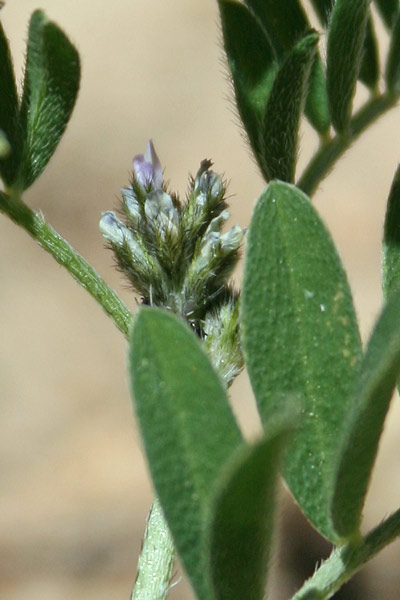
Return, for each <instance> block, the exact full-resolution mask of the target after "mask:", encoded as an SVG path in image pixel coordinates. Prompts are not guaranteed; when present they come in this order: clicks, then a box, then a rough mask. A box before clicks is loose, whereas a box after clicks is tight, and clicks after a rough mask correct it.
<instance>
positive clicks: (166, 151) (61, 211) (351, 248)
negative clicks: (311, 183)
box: [0, 0, 400, 600]
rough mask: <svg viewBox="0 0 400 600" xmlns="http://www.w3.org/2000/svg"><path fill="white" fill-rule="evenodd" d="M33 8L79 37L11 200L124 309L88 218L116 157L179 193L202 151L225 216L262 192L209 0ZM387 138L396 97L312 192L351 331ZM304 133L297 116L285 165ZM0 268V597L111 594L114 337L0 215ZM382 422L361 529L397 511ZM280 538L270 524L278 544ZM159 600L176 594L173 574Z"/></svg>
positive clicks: (126, 514)
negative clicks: (20, 196)
mask: <svg viewBox="0 0 400 600" xmlns="http://www.w3.org/2000/svg"><path fill="white" fill-rule="evenodd" d="M40 6H41V7H42V8H43V9H44V10H45V11H46V13H47V14H48V16H49V17H50V18H52V19H53V20H55V21H56V22H58V23H59V24H61V25H62V27H63V28H64V29H65V31H66V32H68V34H69V36H70V37H71V39H72V40H73V41H74V42H75V44H76V45H77V47H78V48H79V51H80V54H81V57H82V70H83V79H82V86H81V91H80V96H79V100H78V104H77V107H76V110H75V112H74V115H73V118H72V121H71V124H70V127H69V129H68V131H67V133H66V135H65V136H64V139H63V141H62V143H61V144H60V147H59V149H58V151H57V153H56V155H55V156H54V158H53V160H52V162H51V164H50V166H49V167H48V169H47V170H46V172H45V173H44V174H43V175H42V176H41V177H40V179H39V180H38V181H37V182H36V183H35V185H34V186H33V187H32V189H31V190H29V192H28V193H27V194H26V200H27V202H28V203H29V204H30V205H31V206H32V207H34V208H35V209H37V210H41V211H42V212H43V213H44V215H45V216H46V218H47V219H48V220H49V221H50V222H51V223H52V224H53V225H54V226H55V227H56V228H57V229H58V230H59V231H60V232H61V233H62V234H63V235H64V236H66V237H67V238H68V240H69V241H70V242H71V243H72V244H73V245H74V246H75V247H76V248H77V249H78V250H79V251H80V252H81V253H82V254H83V255H84V256H85V257H86V258H87V259H88V260H89V261H90V262H91V263H92V264H93V265H94V266H95V267H96V268H97V269H98V270H99V272H100V273H101V274H102V276H104V278H105V279H106V280H107V281H108V282H109V283H110V284H112V285H113V286H114V287H115V288H116V289H118V291H119V292H120V293H121V295H122V296H123V298H124V299H125V301H126V302H127V303H128V304H129V306H130V307H131V308H132V309H134V308H135V299H134V297H133V295H132V294H131V292H129V290H127V289H126V287H125V285H124V283H123V282H122V281H121V278H120V276H119V275H118V274H117V273H116V272H115V271H114V269H113V268H112V257H111V254H110V252H109V251H107V250H105V249H104V245H103V242H102V239H101V236H100V234H99V233H98V219H99V215H100V212H101V211H103V210H106V209H108V208H112V207H114V205H115V202H116V197H117V195H118V192H119V187H120V186H121V185H123V184H126V183H127V181H128V175H129V170H130V164H131V159H132V156H133V155H134V154H136V153H138V152H142V151H143V150H144V147H145V143H146V140H147V139H148V138H149V137H153V139H154V141H155V144H156V147H157V150H158V153H159V156H160V158H161V160H162V162H163V164H164V165H165V173H166V177H167V178H168V179H169V180H170V181H171V184H172V186H173V188H175V189H178V190H180V191H181V192H182V193H183V192H184V191H185V188H186V181H187V174H188V172H192V173H194V172H195V171H196V169H197V167H198V164H199V162H200V160H201V159H202V158H204V157H211V158H212V159H213V160H214V162H215V168H216V169H217V170H218V171H220V172H223V173H225V174H226V176H227V177H228V178H229V179H230V182H231V183H230V192H231V194H232V199H231V214H232V222H238V223H240V224H241V225H243V226H244V225H246V224H247V223H248V221H249V216H250V213H251V210H252V207H253V205H254V202H255V199H256V197H257V195H258V194H259V193H260V191H261V190H262V188H263V182H262V180H261V178H260V176H259V175H258V173H257V171H256V168H255V167H254V165H253V163H252V161H251V159H250V158H249V154H248V152H247V149H246V146H245V144H244V143H243V141H242V139H241V135H240V131H239V128H238V127H237V125H236V122H235V121H236V119H235V117H234V113H233V110H232V106H231V103H230V101H229V87H228V85H227V81H226V77H225V75H224V68H223V66H222V63H221V58H222V52H221V48H220V45H219V42H218V40H219V37H220V36H219V30H218V26H217V11H216V3H215V2H214V1H213V0H202V1H200V0H197V1H194V0H192V1H188V0H170V1H167V0H152V1H151V2H149V1H148V0H116V1H115V2H105V1H104V0H97V2H95V3H94V2H82V1H81V0H70V1H69V2H68V3H66V2H62V1H61V0H42V1H41V3H40ZM37 7H38V5H37V3H36V1H33V0H9V1H8V2H7V5H6V7H5V8H4V10H3V11H2V13H1V14H2V20H3V24H4V27H5V29H6V32H7V34H8V36H9V37H10V40H11V46H12V51H13V55H14V57H15V65H16V70H17V73H21V71H22V62H23V55H24V40H25V38H26V31H27V22H28V19H29V15H30V13H31V12H32V11H33V9H35V8H37ZM382 39H383V48H384V47H385V40H384V36H383V38H382ZM399 132H400V109H397V110H395V111H393V112H392V114H390V115H388V116H386V117H385V118H383V119H382V120H381V121H380V122H379V123H378V124H377V125H375V126H374V127H373V128H372V129H371V130H370V131H369V132H368V133H367V134H366V135H365V136H364V138H363V139H362V140H360V141H359V142H357V144H356V145H355V146H354V148H353V149H352V150H350V151H349V152H348V154H347V156H346V159H345V160H344V161H342V162H341V163H340V165H339V166H337V168H336V169H335V171H334V173H333V174H332V175H331V176H330V177H329V179H328V180H327V181H326V182H324V183H323V185H322V186H321V189H320V190H319V192H318V194H317V199H316V204H317V206H318V208H319V209H320V211H321V213H322V215H323V217H324V219H325V220H326V223H327V224H328V227H329V228H330V230H331V231H332V234H333V236H334V239H335V241H336V242H337V244H338V247H339V249H340V252H341V254H342V256H343V260H344V263H345V265H346V268H347V269H348V273H349V278H350V282H351V286H352V289H353V292H354V297H355V303H356V306H357V311H358V314H359V317H360V322H361V328H362V332H363V336H364V337H365V336H366V335H367V334H368V332H369V330H370V328H371V326H372V324H373V321H374V319H375V317H376V314H377V312H378V310H379V306H380V303H381V292H380V240H381V235H382V222H383V217H384V211H385V202H386V197H387V192H388V189H389V186H390V182H391V178H392V175H393V173H394V170H395V167H396V165H397V161H398V159H399V156H400V136H399ZM314 143H315V139H314V136H313V134H312V133H311V132H310V131H309V129H308V128H307V127H305V128H304V132H303V138H302V153H301V160H300V169H301V165H302V164H304V163H305V160H306V158H307V157H309V156H310V154H311V152H312V148H313V144H314ZM0 273H1V280H2V282H3V283H2V285H1V287H0V330H1V336H0V397H1V404H0V407H1V408H0V411H1V419H0V477H1V493H0V597H1V598H2V600H17V599H18V600H28V598H29V600H36V599H40V600H47V599H49V600H50V599H51V600H64V599H67V598H68V599H71V598H77V599H80V598H82V599H83V598H84V599H85V600H94V599H96V600H103V599H104V600H117V599H120V598H128V596H129V593H130V589H131V585H132V581H133V579H134V577H135V568H136V567H135V565H136V560H137V555H138V551H139V547H140V540H141V535H142V532H143V526H144V521H145V517H146V513H147V509H148V506H149V504H150V502H151V497H152V491H151V484H150V482H149V478H148V475H147V468H146V465H145V463H144V460H143V457H142V453H141V448H140V441H139V437H138V433H137V431H136V428H135V424H134V420H133V418H132V411H131V403H130V399H129V393H128V389H127V384H126V373H125V361H126V344H125V341H124V340H123V338H122V336H121V335H120V334H119V332H118V331H117V330H116V329H115V328H114V326H113V324H112V323H111V322H110V321H109V320H108V319H107V318H106V317H105V315H103V314H102V312H101V310H99V309H98V307H97V306H95V304H94V302H93V301H92V300H91V298H89V297H88V296H87V295H86V294H85V292H84V291H83V290H81V289H80V288H79V287H78V286H77V285H76V284H75V283H74V282H73V281H72V280H71V278H70V277H69V276H68V274H66V273H65V272H64V271H63V270H62V269H61V268H60V267H58V266H57V265H56V264H55V263H54V262H53V261H52V259H51V258H49V257H48V256H47V255H46V254H45V253H44V252H43V251H42V250H41V249H40V248H38V247H37V246H35V244H34V243H33V242H32V241H31V240H30V239H29V238H28V237H27V236H26V234H25V233H24V232H22V231H20V230H18V229H17V228H16V227H15V226H14V225H13V224H12V223H10V222H8V221H7V220H6V219H5V218H3V217H2V218H1V219H0ZM237 279H238V280H239V279H240V273H238V275H237ZM233 395H234V406H235V410H236V411H237V413H238V415H239V416H240V418H241V420H242V423H243V426H244V428H245V430H246V431H247V432H248V433H249V435H254V434H255V433H256V432H257V431H258V422H257V418H256V416H255V411H254V407H253V405H252V400H251V394H250V392H249V387H248V383H247V381H246V378H245V376H242V377H241V378H240V379H239V381H238V382H237V383H236V384H235V386H234V389H233ZM399 417H400V409H399V405H398V400H397V399H396V401H395V402H394V404H393V409H392V411H391V414H390V415H389V419H388V423H387V427H386V432H385V438H384V441H383V444H382V447H381V451H380V455H379V460H378V465H377V469H376V472H375V476H374V480H373V485H372V489H371V492H370V495H369V498H368V505H367V509H366V516H365V528H366V529H367V528H368V527H370V526H372V525H374V524H375V523H377V522H378V521H379V520H381V519H382V518H383V517H384V516H385V515H386V514H388V513H389V512H390V511H391V510H393V509H395V508H397V507H398V505H399V500H400V478H399V477H398V458H397V457H398V448H399V441H398V438H399V436H398V433H399V425H398V423H399ZM287 512H288V513H290V514H292V512H293V507H291V505H289V504H288V507H287ZM292 535H294V534H286V537H285V544H287V547H285V546H284V545H283V546H282V551H281V552H282V555H283V556H284V555H285V554H286V553H287V552H289V550H288V549H289V548H291V547H293V539H294V538H292ZM296 535H297V534H296ZM294 537H295V536H294ZM399 560H400V546H399V544H398V543H397V545H396V544H395V545H393V546H392V547H391V549H390V550H387V551H386V552H385V553H383V554H382V556H381V557H380V558H379V559H378V560H376V561H374V562H373V563H372V564H371V566H370V568H369V570H368V571H367V572H366V575H365V578H366V581H367V584H368V592H367V591H366V592H365V593H363V600H366V599H373V598H379V599H380V600H394V599H395V598H398V597H399V591H398V590H399V589H400V575H399V570H398V568H396V565H398V564H399ZM284 572H285V571H284ZM294 585H295V584H294V583H292V582H291V580H290V576H289V575H286V576H285V577H284V579H283V580H282V579H281V580H277V581H275V584H274V593H273V595H272V597H273V598H274V599H275V598H276V599H280V598H281V597H282V598H284V597H287V596H288V595H289V594H290V593H291V592H293V587H291V586H294ZM277 588H279V589H280V591H277ZM173 594H174V597H175V598H183V597H186V598H188V597H190V591H189V589H188V587H186V584H185V583H184V582H183V583H180V584H179V585H178V586H176V588H175V589H174V591H173Z"/></svg>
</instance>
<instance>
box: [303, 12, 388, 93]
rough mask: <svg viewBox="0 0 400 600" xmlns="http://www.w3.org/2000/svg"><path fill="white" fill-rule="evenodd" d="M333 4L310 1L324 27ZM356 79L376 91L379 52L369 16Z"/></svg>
mask: <svg viewBox="0 0 400 600" xmlns="http://www.w3.org/2000/svg"><path fill="white" fill-rule="evenodd" d="M334 3H335V0H313V1H312V5H313V7H314V10H315V12H316V13H317V15H318V18H319V20H320V21H321V23H322V25H323V26H324V27H328V24H329V17H330V14H331V12H332V8H333V5H334ZM358 77H359V79H360V81H362V82H363V83H364V84H365V85H366V86H367V87H369V88H370V89H372V90H375V89H376V87H377V85H378V80H379V51H378V43H377V40H376V36H375V29H374V24H373V21H372V17H371V14H370V15H369V18H368V21H367V28H366V32H365V39H364V47H363V52H362V62H361V68H360V72H359V76H358Z"/></svg>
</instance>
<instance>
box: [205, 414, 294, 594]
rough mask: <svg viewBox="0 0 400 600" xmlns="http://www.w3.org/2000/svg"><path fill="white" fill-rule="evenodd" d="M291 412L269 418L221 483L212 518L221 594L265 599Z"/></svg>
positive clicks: (215, 580)
mask: <svg viewBox="0 0 400 600" xmlns="http://www.w3.org/2000/svg"><path fill="white" fill-rule="evenodd" d="M296 408H297V407H296V406H293V409H294V410H293V411H292V414H291V415H289V414H288V415H287V416H286V418H284V419H280V420H278V421H276V422H275V423H274V422H270V423H269V426H268V431H267V434H266V437H265V438H264V439H262V440H261V441H260V442H258V443H257V444H255V445H254V446H252V447H250V448H249V447H246V448H242V449H240V451H239V452H238V453H237V454H236V455H235V456H234V457H233V460H232V461H231V462H230V464H229V465H228V466H227V468H226V469H225V471H224V474H223V476H222V477H221V479H220V481H219V483H218V491H217V494H216V501H215V504H214V506H213V511H212V512H213V515H212V519H211V543H210V547H211V551H210V567H211V578H212V581H213V583H214V589H215V595H216V598H217V599H218V600H243V598H246V599H247V600H262V599H263V598H265V585H266V579H267V575H268V562H269V558H270V554H271V542H272V536H273V529H274V527H273V525H274V523H273V521H274V513H275V505H276V499H275V491H276V489H275V488H276V484H277V479H278V474H279V473H278V471H279V466H280V458H281V454H282V449H283V447H284V445H285V443H286V441H287V437H288V432H291V430H293V426H294V421H295V417H296V414H297V410H296Z"/></svg>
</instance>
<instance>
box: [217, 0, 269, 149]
mask: <svg viewBox="0 0 400 600" xmlns="http://www.w3.org/2000/svg"><path fill="white" fill-rule="evenodd" d="M218 5H219V10H220V15H221V24H222V33H223V37H224V47H225V51H226V55H227V59H228V64H229V68H230V71H231V73H232V80H233V86H234V90H235V96H236V104H237V107H238V111H239V115H240V118H241V119H242V121H243V124H244V126H245V128H246V131H247V134H248V136H249V141H250V145H251V147H252V149H253V152H254V155H255V157H256V159H257V160H259V156H260V121H261V120H262V116H263V115H264V113H265V110H266V105H267V101H268V96H269V94H270V91H271V88H272V84H273V81H274V78H275V74H276V71H277V69H278V65H277V63H276V61H275V57H274V53H273V51H272V48H271V46H270V43H269V41H268V39H267V37H266V35H265V33H264V31H263V30H262V28H261V27H260V25H259V24H258V22H257V20H256V19H255V18H254V17H253V15H252V14H250V12H249V10H248V9H247V8H246V7H245V6H244V5H243V4H240V3H239V2H236V1H232V0H219V2H218Z"/></svg>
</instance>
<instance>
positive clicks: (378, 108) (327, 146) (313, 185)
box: [297, 94, 398, 197]
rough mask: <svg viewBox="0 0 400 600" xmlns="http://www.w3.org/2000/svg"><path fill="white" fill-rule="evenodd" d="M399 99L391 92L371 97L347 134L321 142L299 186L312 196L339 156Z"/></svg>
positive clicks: (354, 118) (355, 116) (298, 183)
mask: <svg viewBox="0 0 400 600" xmlns="http://www.w3.org/2000/svg"><path fill="white" fill-rule="evenodd" d="M397 100H398V97H397V96H393V95H389V94H383V95H381V96H374V97H373V98H371V100H369V101H368V102H367V103H366V104H365V105H364V106H363V107H362V108H361V109H360V110H359V111H358V112H357V113H356V114H355V115H354V117H353V118H352V121H351V125H350V130H349V132H348V133H347V134H346V135H336V136H335V137H333V138H331V139H330V140H329V141H326V142H323V143H322V144H321V146H320V148H319V149H318V150H317V152H316V153H315V154H314V156H313V158H312V159H311V160H310V162H309V164H308V165H307V167H306V168H305V170H304V172H303V174H302V176H301V177H300V179H299V181H298V182H297V185H298V187H299V188H300V189H302V190H303V192H305V193H306V194H308V196H310V197H311V196H312V195H313V193H314V192H315V190H316V189H317V187H318V185H319V184H320V183H321V181H322V180H323V179H324V178H325V177H326V176H327V175H328V173H329V172H330V170H331V169H332V167H333V165H334V163H335V162H336V161H337V160H338V158H340V156H342V154H344V152H345V151H346V150H347V149H348V148H349V147H350V145H351V144H352V143H353V142H354V140H356V139H357V138H358V137H359V135H360V134H361V133H362V132H363V131H365V130H366V129H367V128H368V127H369V126H370V125H371V124H372V123H373V122H374V121H376V120H377V119H378V118H379V117H380V116H381V115H383V114H384V113H386V112H387V111H388V110H389V109H390V108H392V107H393V106H394V105H395V104H396V102H397Z"/></svg>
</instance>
